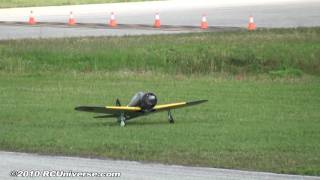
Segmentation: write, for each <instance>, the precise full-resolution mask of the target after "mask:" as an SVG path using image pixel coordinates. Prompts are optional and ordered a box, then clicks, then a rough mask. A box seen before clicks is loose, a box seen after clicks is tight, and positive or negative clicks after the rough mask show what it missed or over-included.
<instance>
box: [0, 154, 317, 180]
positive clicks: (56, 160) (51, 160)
mask: <svg viewBox="0 0 320 180" xmlns="http://www.w3.org/2000/svg"><path fill="white" fill-rule="evenodd" d="M0 159H1V161H0V179H8V178H9V177H10V172H11V171H13V170H25V171H31V170H39V171H42V172H43V171H47V170H48V171H49V170H64V171H66V172H70V171H73V172H120V173H121V176H120V178H119V179H121V180H125V179H130V180H134V179H137V180H144V179H145V180H149V179H155V180H168V179H187V180H188V179H190V180H202V179H218V180H219V179H221V180H227V179H228V180H229V179H237V180H242V179H243V180H247V179H251V180H254V179H259V180H280V179H281V180H285V179H291V180H292V179H293V180H295V179H320V177H312V176H295V175H283V174H274V173H264V172H250V171H239V170H227V169H217V168H203V167H186V166H177V165H162V164H148V163H139V162H134V161H116V160H101V159H88V158H78V157H63V156H43V155H36V154H27V153H13V152H4V151H0ZM10 179H22V177H11V178H10ZM37 179H48V178H44V177H42V178H41V177H38V178H37ZM54 179H66V178H57V177H55V178H54ZM73 179H104V178H101V177H96V178H93V177H87V178H84V177H78V178H77V177H76V178H73ZM117 179H118V178H117Z"/></svg>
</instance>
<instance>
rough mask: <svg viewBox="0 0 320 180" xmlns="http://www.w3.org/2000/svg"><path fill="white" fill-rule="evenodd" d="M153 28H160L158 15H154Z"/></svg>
mask: <svg viewBox="0 0 320 180" xmlns="http://www.w3.org/2000/svg"><path fill="white" fill-rule="evenodd" d="M154 19H155V20H154V27H155V28H160V26H161V25H160V15H159V13H156V15H155V18H154Z"/></svg>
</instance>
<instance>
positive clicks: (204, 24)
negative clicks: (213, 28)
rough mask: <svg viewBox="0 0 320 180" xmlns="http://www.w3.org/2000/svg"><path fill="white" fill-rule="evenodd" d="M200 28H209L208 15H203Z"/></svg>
mask: <svg viewBox="0 0 320 180" xmlns="http://www.w3.org/2000/svg"><path fill="white" fill-rule="evenodd" d="M200 28H201V29H208V22H207V16H206V15H205V14H204V15H202V18H201V26H200Z"/></svg>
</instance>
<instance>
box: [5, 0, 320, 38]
mask: <svg viewBox="0 0 320 180" xmlns="http://www.w3.org/2000/svg"><path fill="white" fill-rule="evenodd" d="M319 9H320V1H317V0H278V1H276V0H269V1H267V0H260V1H253V0H241V1H236V0H217V1H209V0H207V1H206V0H199V1H188V0H186V1H181V0H180V1H179V0H176V1H156V2H136V3H114V4H99V5H95V4H93V5H76V6H51V7H33V8H11V9H0V21H19V22H26V21H27V20H28V16H29V12H30V10H33V11H34V15H35V18H36V20H37V21H40V22H60V23H61V22H62V23H66V22H67V20H68V18H69V12H70V11H73V13H74V16H75V18H76V21H77V22H80V23H104V24H107V21H108V19H109V16H110V12H115V14H116V18H117V21H118V23H121V24H147V25H152V24H153V22H154V14H155V12H159V13H160V18H161V23H162V24H166V25H188V26H199V24H200V20H201V16H202V14H206V15H207V19H208V23H209V25H210V26H227V27H246V25H247V22H248V16H249V15H253V16H254V18H255V21H256V24H257V26H258V27H309V26H320V11H319ZM0 29H1V30H0V39H12V38H30V37H33V38H36V37H70V36H109V35H111V36H114V35H120V36H122V35H137V34H158V33H181V32H190V31H193V30H181V31H165V30H155V29H154V30H145V29H139V28H132V29H116V30H115V29H104V28H97V29H93V28H61V27H44V26H41V27H30V26H27V27H26V26H8V25H3V24H1V23H0ZM197 31H199V30H197Z"/></svg>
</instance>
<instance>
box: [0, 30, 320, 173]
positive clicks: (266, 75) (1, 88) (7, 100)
mask: <svg viewBox="0 0 320 180" xmlns="http://www.w3.org/2000/svg"><path fill="white" fill-rule="evenodd" d="M319 39H320V36H319V29H318V28H311V29H298V30H287V31H285V30H270V31H269V30H266V31H258V32H254V33H247V32H233V33H205V34H185V35H178V36H174V35H157V36H147V37H142V36H137V37H123V38H119V37H114V38H79V39H78V38H72V39H49V40H46V39H41V40H16V41H1V42H0V99H1V103H0V124H1V126H0V149H1V150H10V151H24V152H38V153H44V154H64V155H78V156H86V157H87V156H89V157H107V158H115V159H129V160H139V161H148V162H150V161H152V162H162V163H169V164H183V165H198V166H210V167H223V168H235V169H247V170H261V171H271V172H278V173H291V174H308V175H320V143H319V139H320V131H319V128H320V111H319V107H320V77H319V67H320V66H319V63H320V62H319V57H320V56H319V54H320V48H319V47H320V43H319V42H320V40H319ZM248 42H252V43H248ZM270 61H271V62H273V63H271V64H272V65H270ZM235 62H236V63H235ZM219 63H221V65H217V64H219ZM140 90H145V91H151V92H154V93H156V94H157V96H158V98H159V103H168V102H173V101H181V100H196V99H208V100H209V102H208V103H206V104H203V105H200V106H195V107H192V108H186V109H180V110H176V111H174V117H175V120H176V123H175V124H174V125H172V124H169V123H168V122H167V115H166V113H158V114H155V115H152V116H146V117H142V118H140V119H136V120H132V121H129V122H128V123H127V126H126V127H125V128H120V127H119V125H118V124H117V123H116V122H115V120H108V119H93V118H92V116H93V115H94V114H90V113H83V112H75V111H74V110H73V108H74V107H75V106H77V105H90V104H91V105H106V104H114V101H115V98H120V99H121V100H122V101H123V103H126V102H128V101H129V98H130V97H131V96H132V95H133V94H134V93H135V92H137V91H140Z"/></svg>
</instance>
